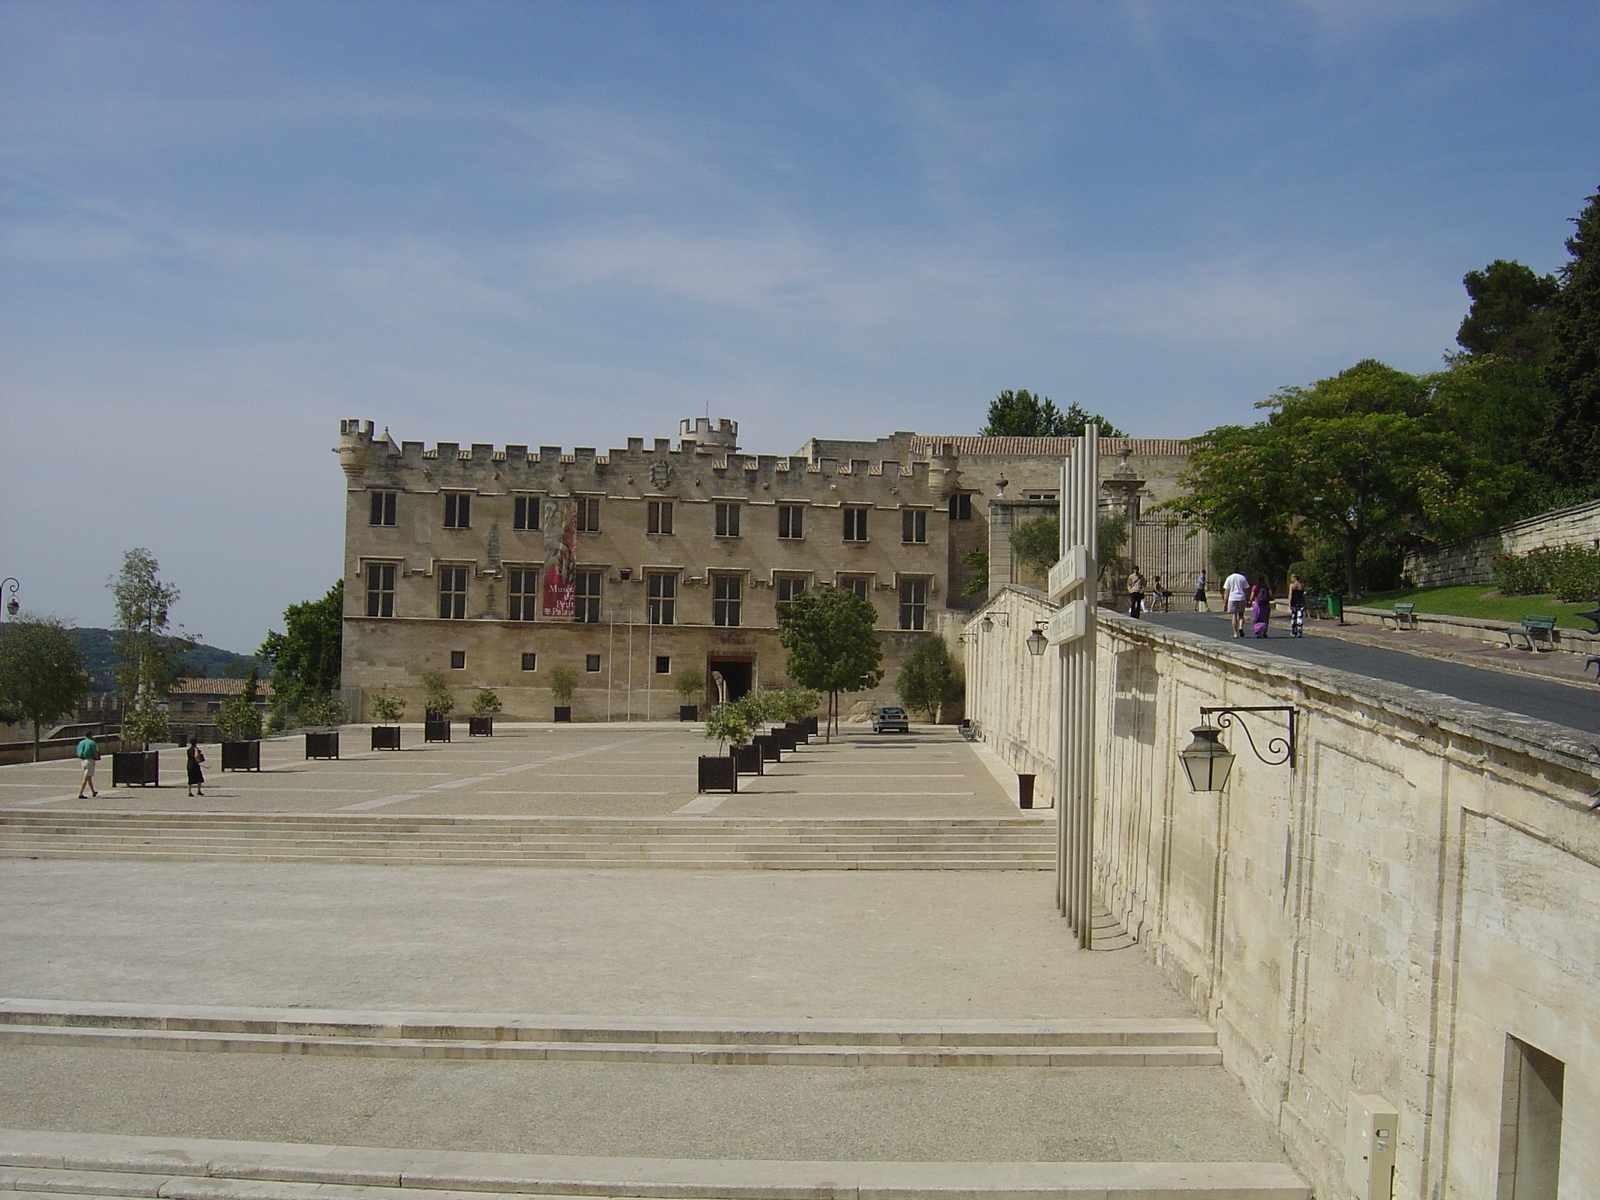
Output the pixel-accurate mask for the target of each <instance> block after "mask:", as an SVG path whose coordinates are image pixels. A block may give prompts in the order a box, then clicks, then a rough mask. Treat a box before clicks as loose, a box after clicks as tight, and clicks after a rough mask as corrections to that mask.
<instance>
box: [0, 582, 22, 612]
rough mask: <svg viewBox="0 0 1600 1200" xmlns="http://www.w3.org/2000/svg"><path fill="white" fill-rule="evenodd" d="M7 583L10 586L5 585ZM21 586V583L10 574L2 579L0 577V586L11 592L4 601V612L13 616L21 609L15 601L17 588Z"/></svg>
mask: <svg viewBox="0 0 1600 1200" xmlns="http://www.w3.org/2000/svg"><path fill="white" fill-rule="evenodd" d="M7 584H10V586H9V587H7V586H6V585H7ZM21 586H22V585H21V584H19V583H18V582H17V581H16V579H14V578H13V577H12V576H10V575H7V576H6V577H5V578H4V579H0V588H4V589H5V590H6V591H7V592H9V593H10V594H11V599H9V600H7V601H6V612H8V613H10V614H11V615H12V616H13V617H14V616H16V615H17V614H18V613H19V612H21V611H22V605H21V604H19V603H18V602H17V589H18V588H19V587H21Z"/></svg>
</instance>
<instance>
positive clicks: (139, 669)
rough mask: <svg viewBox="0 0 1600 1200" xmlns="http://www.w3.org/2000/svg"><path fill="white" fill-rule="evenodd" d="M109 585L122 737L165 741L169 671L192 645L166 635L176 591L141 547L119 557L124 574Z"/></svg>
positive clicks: (169, 686)
mask: <svg viewBox="0 0 1600 1200" xmlns="http://www.w3.org/2000/svg"><path fill="white" fill-rule="evenodd" d="M107 586H109V587H110V589H111V595H112V599H113V600H114V601H115V603H116V610H117V619H116V625H115V628H116V631H117V652H118V658H119V662H118V664H117V684H118V687H119V688H120V689H121V691H122V697H123V702H124V703H125V704H126V705H127V708H126V710H125V712H124V715H123V722H122V723H123V735H124V737H125V738H126V739H127V740H129V741H135V742H139V743H140V744H141V745H143V744H146V743H149V742H157V741H164V740H166V736H167V718H166V712H165V710H164V709H163V708H162V707H161V705H162V702H163V701H164V700H165V698H166V695H167V692H168V690H169V689H170V688H171V685H172V678H173V666H174V664H175V663H176V662H177V660H178V659H179V658H180V657H181V655H182V654H183V653H184V652H185V651H187V650H188V649H189V648H190V647H191V646H192V645H193V644H194V643H193V642H192V641H191V640H190V639H188V638H184V637H172V636H170V635H169V634H168V632H167V631H168V629H169V628H171V624H172V606H173V605H174V604H176V603H177V602H178V594H179V593H178V589H177V588H176V587H175V586H174V585H172V584H170V583H164V582H163V581H162V579H161V564H160V563H158V562H156V559H155V555H153V554H151V553H150V551H148V550H146V549H145V548H144V547H142V546H136V547H134V548H133V549H132V550H129V551H128V552H127V553H126V554H124V555H123V556H122V570H121V571H120V572H118V574H117V575H116V576H115V577H114V578H113V579H112V580H111V582H110V583H109V584H108V585H107Z"/></svg>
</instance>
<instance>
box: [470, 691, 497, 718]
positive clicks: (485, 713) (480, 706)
mask: <svg viewBox="0 0 1600 1200" xmlns="http://www.w3.org/2000/svg"><path fill="white" fill-rule="evenodd" d="M472 711H473V713H474V714H475V715H477V716H480V717H492V716H493V715H494V714H495V713H497V712H499V711H500V693H499V692H497V691H495V690H494V689H493V688H487V687H486V688H479V689H478V694H477V695H476V696H474V697H473V698H472Z"/></svg>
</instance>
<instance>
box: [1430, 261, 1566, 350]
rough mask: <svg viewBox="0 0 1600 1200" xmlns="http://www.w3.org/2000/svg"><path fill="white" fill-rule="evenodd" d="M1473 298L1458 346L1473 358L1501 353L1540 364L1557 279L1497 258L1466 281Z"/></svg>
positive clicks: (1546, 341)
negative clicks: (1473, 356) (1536, 273)
mask: <svg viewBox="0 0 1600 1200" xmlns="http://www.w3.org/2000/svg"><path fill="white" fill-rule="evenodd" d="M1461 282H1462V284H1463V285H1464V286H1465V287H1466V289H1467V295H1468V296H1470V297H1472V307H1471V308H1470V309H1469V310H1468V311H1467V315H1466V316H1465V317H1464V318H1462V321H1461V328H1460V329H1459V330H1457V332H1456V341H1457V342H1458V343H1459V344H1460V345H1461V347H1462V349H1464V350H1466V351H1467V352H1468V353H1469V354H1497V355H1499V356H1500V357H1502V358H1508V359H1512V360H1514V361H1517V362H1528V361H1539V360H1542V359H1543V358H1544V357H1545V354H1546V352H1547V348H1548V345H1549V339H1550V333H1549V322H1548V320H1547V319H1546V313H1547V311H1548V310H1549V308H1550V302H1551V301H1552V300H1554V299H1555V298H1556V295H1557V293H1559V292H1560V290H1561V285H1560V284H1558V283H1557V282H1556V279H1555V276H1554V275H1535V274H1534V273H1533V270H1532V268H1530V267H1526V266H1524V265H1523V264H1522V263H1519V262H1507V261H1506V260H1505V259H1503V258H1497V259H1495V260H1494V261H1493V262H1492V263H1490V264H1489V265H1488V266H1487V267H1485V268H1484V269H1483V270H1481V271H1468V272H1467V274H1466V277H1465V278H1464V279H1463V280H1462V281H1461Z"/></svg>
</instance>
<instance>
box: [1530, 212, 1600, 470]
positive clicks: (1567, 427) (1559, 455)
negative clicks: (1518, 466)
mask: <svg viewBox="0 0 1600 1200" xmlns="http://www.w3.org/2000/svg"><path fill="white" fill-rule="evenodd" d="M1573 223H1574V224H1575V225H1577V227H1578V228H1577V232H1576V233H1574V234H1573V236H1572V237H1570V238H1568V239H1567V251H1568V253H1569V254H1570V255H1571V256H1572V257H1571V258H1570V259H1569V260H1568V261H1567V263H1566V265H1565V266H1563V267H1562V268H1561V271H1560V278H1561V291H1560V292H1559V293H1558V294H1557V295H1556V298H1555V299H1554V301H1552V302H1551V305H1550V342H1551V345H1550V359H1549V363H1548V365H1547V366H1546V369H1545V380H1546V382H1547V383H1548V385H1549V387H1550V390H1551V391H1552V392H1554V393H1555V395H1556V398H1557V402H1556V411H1555V419H1554V421H1553V423H1552V425H1551V427H1550V434H1549V436H1548V437H1547V438H1545V439H1544V441H1543V447H1544V449H1546V450H1547V452H1548V454H1549V456H1550V462H1551V473H1552V474H1553V475H1555V476H1556V478H1558V479H1562V480H1567V481H1582V482H1585V483H1590V484H1595V483H1600V193H1597V194H1596V195H1593V196H1590V197H1589V202H1588V204H1587V205H1586V206H1585V207H1584V210H1583V211H1582V212H1581V213H1579V214H1578V216H1577V217H1576V218H1574V221H1573Z"/></svg>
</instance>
